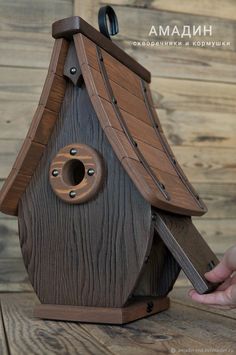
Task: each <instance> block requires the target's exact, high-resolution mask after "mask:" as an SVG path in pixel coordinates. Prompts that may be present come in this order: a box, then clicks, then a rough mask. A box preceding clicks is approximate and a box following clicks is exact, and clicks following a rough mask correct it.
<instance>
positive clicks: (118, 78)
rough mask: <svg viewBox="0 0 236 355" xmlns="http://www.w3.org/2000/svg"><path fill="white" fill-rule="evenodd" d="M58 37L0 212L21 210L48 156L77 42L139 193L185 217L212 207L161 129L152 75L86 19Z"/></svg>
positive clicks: (92, 92)
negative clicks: (71, 52) (68, 59)
mask: <svg viewBox="0 0 236 355" xmlns="http://www.w3.org/2000/svg"><path fill="white" fill-rule="evenodd" d="M53 36H54V38H56V40H55V44H54V49H53V53H52V58H51V63H50V66H49V71H48V75H47V78H46V82H45V85H44V88H43V92H42V95H41V98H40V101H39V106H38V108H37V111H36V113H35V116H34V118H33V121H32V124H31V126H30V129H29V132H28V135H27V137H26V139H25V141H24V143H23V146H22V149H21V150H20V153H19V155H18V157H17V159H16V162H15V164H14V166H13V168H12V171H11V173H10V175H9V177H8V179H7V180H6V182H5V184H4V186H3V189H2V191H1V194H0V210H1V211H2V212H4V213H7V214H13V215H17V208H18V203H19V200H20V198H21V196H22V194H23V193H24V191H25V189H26V188H27V186H28V184H29V183H30V180H31V177H32V176H33V174H34V171H35V169H36V168H37V166H38V164H39V161H40V159H41V157H42V155H43V153H44V149H45V147H46V145H47V142H48V140H49V139H50V136H51V133H52V131H53V128H54V125H55V123H56V120H57V118H58V115H59V111H60V107H61V103H62V100H63V98H64V94H65V89H66V78H65V77H64V75H63V72H64V71H63V70H64V63H65V59H66V55H67V52H68V47H69V42H70V41H72V40H73V41H74V44H75V48H76V55H77V58H78V62H79V65H80V69H81V71H82V75H83V79H84V82H85V85H86V88H87V91H88V94H89V96H90V100H91V103H92V105H93V107H94V110H95V112H96V114H97V117H98V120H99V122H100V124H101V127H102V129H103V130H104V132H105V134H106V137H107V139H108V140H109V142H110V144H111V146H112V148H113V150H114V152H115V153H116V155H117V157H118V159H119V160H120V162H121V164H122V166H123V167H124V169H125V170H126V172H127V174H128V175H129V176H130V178H131V180H132V181H133V183H134V184H135V185H136V187H137V189H138V190H139V192H140V193H141V194H142V195H143V197H144V198H145V199H146V200H147V201H148V202H149V203H150V204H151V205H153V206H155V207H157V208H160V209H163V210H167V211H170V212H175V213H180V214H184V215H202V214H204V213H205V212H206V210H207V209H206V206H205V205H204V203H203V201H202V200H201V199H200V197H199V196H198V194H197V193H196V192H195V190H194V189H193V187H192V185H191V184H190V182H189V181H188V179H187V177H186V176H185V174H184V173H183V171H182V169H181V167H180V166H179V164H178V162H177V160H176V158H175V157H174V154H173V152H172V150H171V148H170V146H169V144H168V142H167V140H166V138H165V135H164V133H163V130H162V128H161V124H160V121H159V119H158V116H157V113H156V109H155V107H154V104H153V101H152V97H151V92H150V88H149V82H150V73H149V72H148V71H147V70H146V69H145V68H143V67H142V66H141V65H140V64H139V63H137V62H136V61H135V60H134V59H133V58H131V57H130V56H129V55H128V54H127V53H125V52H124V51H123V50H122V49H120V48H119V47H118V46H117V45H116V44H115V43H113V42H112V41H111V40H109V39H108V38H106V37H105V36H104V35H103V34H101V33H100V32H98V31H97V30H96V29H94V28H93V27H92V26H90V25H89V24H87V23H86V22H85V21H84V20H83V19H81V18H79V17H72V18H68V19H64V20H61V21H58V22H56V23H55V24H54V25H53ZM109 163H110V164H112V162H109Z"/></svg>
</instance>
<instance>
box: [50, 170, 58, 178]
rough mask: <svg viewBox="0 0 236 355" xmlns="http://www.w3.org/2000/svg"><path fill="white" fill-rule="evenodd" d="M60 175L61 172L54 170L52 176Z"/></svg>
mask: <svg viewBox="0 0 236 355" xmlns="http://www.w3.org/2000/svg"><path fill="white" fill-rule="evenodd" d="M58 175H59V171H58V170H57V169H54V170H53V171H52V176H54V177H56V176H58Z"/></svg>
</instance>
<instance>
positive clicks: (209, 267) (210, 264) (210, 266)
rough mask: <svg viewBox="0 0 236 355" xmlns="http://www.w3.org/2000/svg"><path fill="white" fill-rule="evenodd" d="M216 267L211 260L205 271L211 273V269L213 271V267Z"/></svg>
mask: <svg viewBox="0 0 236 355" xmlns="http://www.w3.org/2000/svg"><path fill="white" fill-rule="evenodd" d="M215 266H216V264H215V262H214V260H211V261H210V262H209V263H208V264H207V269H208V271H211V270H212V269H214V267H215Z"/></svg>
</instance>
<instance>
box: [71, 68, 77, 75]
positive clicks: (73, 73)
mask: <svg viewBox="0 0 236 355" xmlns="http://www.w3.org/2000/svg"><path fill="white" fill-rule="evenodd" d="M76 72H77V69H76V68H75V67H72V68H70V73H71V74H72V75H75V74H76Z"/></svg>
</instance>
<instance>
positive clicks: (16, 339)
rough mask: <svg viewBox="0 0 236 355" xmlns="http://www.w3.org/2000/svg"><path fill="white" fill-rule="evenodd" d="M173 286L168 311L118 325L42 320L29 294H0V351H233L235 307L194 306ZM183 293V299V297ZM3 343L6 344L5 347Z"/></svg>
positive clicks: (51, 354) (21, 354)
mask: <svg viewBox="0 0 236 355" xmlns="http://www.w3.org/2000/svg"><path fill="white" fill-rule="evenodd" d="M186 294H187V289H186V288H183V289H176V290H175V291H174V293H173V296H172V298H171V307H170V309H169V310H168V311H165V312H162V313H159V314H157V315H153V316H151V317H148V318H146V319H142V320H139V321H136V322H133V323H131V324H127V325H124V326H122V327H120V326H111V325H96V324H81V323H80V324H79V323H76V322H58V321H57V322H55V321H42V320H39V319H37V318H35V317H33V314H32V309H33V307H34V305H35V303H36V304H37V303H38V301H37V299H36V297H35V295H34V294H33V293H32V294H25V293H21V294H1V295H0V299H1V310H2V311H1V313H2V319H1V321H0V332H1V335H2V336H1V350H2V352H1V355H10V354H11V355H25V354H32V355H41V354H47V355H55V354H56V355H57V354H58V355H59V354H62V353H63V354H70V355H77V354H83V355H91V354H96V355H97V354H98V355H103V354H105V355H112V354H113V355H136V354H138V355H147V354H150V355H156V354H157V353H158V354H163V355H164V354H171V353H174V350H175V351H176V353H177V352H178V351H180V350H181V349H182V350H185V351H186V352H187V350H188V349H193V351H194V353H199V354H200V353H209V354H213V355H217V354H219V353H222V350H224V349H227V350H228V351H230V352H231V353H234V352H235V350H236V343H235V336H236V331H235V319H234V318H232V317H231V315H232V313H233V311H232V310H230V311H222V310H219V309H216V308H210V307H206V308H205V309H204V310H203V309H202V307H201V305H198V304H195V306H194V305H192V304H190V303H189V302H188V300H187V299H186V300H185V301H184V304H183V302H182V303H180V300H181V299H182V300H184V299H185V298H186ZM184 297H185V298H184ZM6 343H7V346H8V347H7V346H6Z"/></svg>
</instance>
